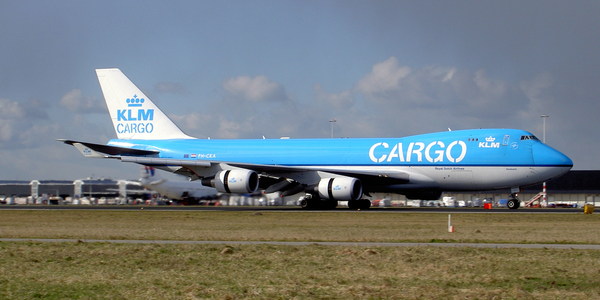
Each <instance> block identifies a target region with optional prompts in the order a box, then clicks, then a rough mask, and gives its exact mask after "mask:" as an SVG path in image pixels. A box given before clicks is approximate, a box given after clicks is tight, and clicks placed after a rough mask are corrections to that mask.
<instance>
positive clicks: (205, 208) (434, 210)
mask: <svg viewBox="0 0 600 300" xmlns="http://www.w3.org/2000/svg"><path fill="white" fill-rule="evenodd" d="M0 210H152V211H273V212H307V213H310V212H356V210H350V209H349V208H345V207H341V208H337V209H333V210H305V209H302V208H300V207H298V206H198V205H195V206H182V205H175V206H171V205H149V206H146V205H0ZM362 212H372V213H381V212H386V213H583V208H519V209H515V210H511V209H507V208H493V209H483V208H481V207H384V208H381V207H372V208H370V209H367V210H362Z"/></svg>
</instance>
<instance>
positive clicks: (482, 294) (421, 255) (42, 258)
mask: <svg viewBox="0 0 600 300" xmlns="http://www.w3.org/2000/svg"><path fill="white" fill-rule="evenodd" d="M599 272H600V251H589V250H569V251H564V250H552V249H542V250H527V249H526V250H522V249H479V248H437V247H414V248H393V247H386V248H373V247H328V246H317V245H314V246H302V247H296V246H273V245H256V246H254V245H252V246H251V245H244V246H226V245H222V246H221V245H154V244H153V245H130V244H103V243H61V244H54V243H47V244H44V243H0V273H1V274H4V276H3V277H2V279H0V298H2V299H32V298H47V299H74V298H84V299H90V298H91V299H206V298H216V299H238V298H257V299H290V298H296V299H306V298H311V299H312V298H317V299H365V298H371V299H379V298H401V299H423V298H426V299H437V298H444V299H465V298H467V299H469V298H472V299H515V298H536V299H548V298H570V299H591V298H598V297H600V285H599V284H598V283H599V281H598V274H599Z"/></svg>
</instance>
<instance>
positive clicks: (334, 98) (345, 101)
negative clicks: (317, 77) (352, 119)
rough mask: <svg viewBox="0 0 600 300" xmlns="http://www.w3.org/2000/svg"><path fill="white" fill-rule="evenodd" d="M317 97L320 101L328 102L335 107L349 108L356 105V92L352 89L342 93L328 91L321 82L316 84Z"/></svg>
mask: <svg viewBox="0 0 600 300" xmlns="http://www.w3.org/2000/svg"><path fill="white" fill-rule="evenodd" d="M314 91H315V98H316V100H317V101H318V102H320V103H323V104H326V105H328V106H330V107H333V108H334V109H348V108H350V107H352V106H353V105H354V102H355V101H354V96H355V95H354V94H353V93H352V91H351V90H346V91H342V92H340V93H337V94H336V93H328V92H327V91H325V90H324V89H323V87H322V86H321V85H320V84H315V86H314Z"/></svg>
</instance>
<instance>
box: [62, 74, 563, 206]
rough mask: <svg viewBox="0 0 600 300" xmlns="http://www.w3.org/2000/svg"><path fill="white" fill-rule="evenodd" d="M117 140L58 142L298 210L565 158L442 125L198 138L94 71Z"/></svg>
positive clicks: (536, 172)
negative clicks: (397, 131) (286, 198)
mask: <svg viewBox="0 0 600 300" xmlns="http://www.w3.org/2000/svg"><path fill="white" fill-rule="evenodd" d="M96 73H97V75H98V79H99V81H100V85H101V88H102V92H103V94H104V98H105V101H106V104H107V107H108V110H109V113H110V116H111V119H112V121H113V125H114V129H115V131H116V133H117V137H118V138H117V139H113V140H110V141H109V142H108V144H106V145H102V144H93V143H87V142H79V141H72V140H63V141H64V142H65V143H67V144H71V145H73V146H75V147H76V148H78V149H79V150H80V152H81V153H82V154H83V155H84V156H86V157H101V158H113V159H119V160H121V161H124V162H134V163H138V164H142V165H145V166H153V167H156V168H160V169H163V170H167V171H170V172H174V173H177V174H184V175H186V176H189V177H190V178H191V179H200V183H201V184H202V185H204V186H211V187H214V188H216V190H217V191H219V192H221V193H254V192H256V191H257V190H259V189H261V190H264V191H265V192H266V193H272V192H280V193H282V194H289V195H291V194H294V193H297V192H302V191H304V192H305V193H306V195H305V196H304V197H303V198H302V201H301V205H302V207H304V208H333V207H336V205H337V202H338V201H348V206H349V207H350V208H368V207H369V206H370V201H369V200H366V199H363V195H366V196H368V195H369V193H372V192H394V193H400V194H404V195H406V196H407V197H408V198H411V199H438V198H439V197H440V195H441V193H442V192H443V191H476V190H492V189H506V188H510V189H511V191H512V192H513V199H511V200H509V203H508V206H509V207H510V208H518V207H519V205H520V202H519V200H518V199H517V198H516V192H517V191H518V188H519V187H520V186H524V185H530V184H534V183H538V182H542V181H545V180H548V179H551V178H554V177H557V176H560V175H562V174H564V173H566V172H567V171H568V170H570V169H571V168H572V166H573V162H572V161H571V159H569V158H568V157H567V156H565V155H564V154H562V153H560V152H559V151H557V150H555V149H553V148H551V147H549V146H547V145H545V144H543V143H542V142H540V141H539V140H538V139H537V138H536V137H535V136H534V135H532V134H531V133H529V132H527V131H523V130H517V129H474V130H461V131H447V132H439V133H430V134H423V135H416V136H410V137H404V138H361V139H356V138H352V139H282V140H271V139H260V140H202V139H196V138H193V137H190V136H188V135H186V134H185V133H183V132H182V131H181V130H180V129H179V128H178V127H177V125H175V123H173V122H172V121H171V120H170V119H169V118H168V117H167V116H166V114H164V113H163V112H162V111H161V110H160V109H159V108H158V107H157V106H156V105H155V104H154V103H153V102H152V101H151V100H150V99H149V98H148V97H147V96H146V95H145V94H144V93H143V92H142V91H141V90H139V89H138V88H137V87H136V86H135V85H134V84H133V83H132V82H131V81H130V80H129V79H128V78H127V77H126V76H125V75H124V74H123V73H122V72H121V71H120V70H119V69H98V70H96Z"/></svg>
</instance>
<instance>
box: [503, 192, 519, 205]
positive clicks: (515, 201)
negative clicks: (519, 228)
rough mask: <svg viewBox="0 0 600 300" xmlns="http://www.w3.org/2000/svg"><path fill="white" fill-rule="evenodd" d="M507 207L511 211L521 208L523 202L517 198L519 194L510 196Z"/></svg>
mask: <svg viewBox="0 0 600 300" xmlns="http://www.w3.org/2000/svg"><path fill="white" fill-rule="evenodd" d="M506 206H507V207H508V208H509V209H517V208H519V207H520V206H521V201H520V200H519V198H518V197H517V193H512V194H510V199H508V202H507V203H506Z"/></svg>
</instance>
